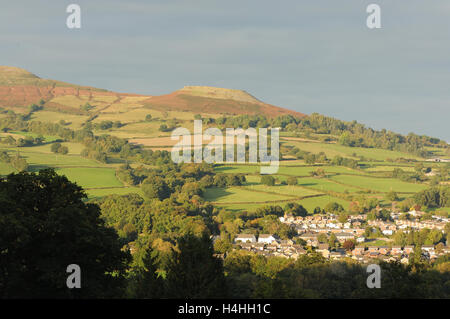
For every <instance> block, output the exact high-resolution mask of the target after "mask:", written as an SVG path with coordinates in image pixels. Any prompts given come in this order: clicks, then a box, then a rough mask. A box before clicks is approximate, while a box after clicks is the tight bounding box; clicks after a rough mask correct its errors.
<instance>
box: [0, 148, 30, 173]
mask: <svg viewBox="0 0 450 319" xmlns="http://www.w3.org/2000/svg"><path fill="white" fill-rule="evenodd" d="M0 162H3V163H5V164H9V165H11V166H12V167H13V168H14V169H15V170H17V171H18V172H21V171H26V170H27V169H28V163H27V161H26V159H24V158H23V157H21V156H20V154H19V153H18V152H17V153H16V154H15V155H14V156H12V157H11V156H9V154H8V152H6V151H2V152H0Z"/></svg>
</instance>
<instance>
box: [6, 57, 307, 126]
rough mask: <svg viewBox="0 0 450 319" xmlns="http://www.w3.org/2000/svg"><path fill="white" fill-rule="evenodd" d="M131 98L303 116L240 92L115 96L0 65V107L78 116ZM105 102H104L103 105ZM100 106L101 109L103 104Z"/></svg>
mask: <svg viewBox="0 0 450 319" xmlns="http://www.w3.org/2000/svg"><path fill="white" fill-rule="evenodd" d="M127 97H133V98H134V100H133V103H134V104H137V106H136V105H135V107H139V106H140V107H144V108H149V109H155V110H160V111H184V112H186V111H190V112H196V113H210V114H231V115H242V114H248V115H258V114H259V115H265V116H269V117H276V116H280V115H292V116H296V117H304V116H306V115H305V114H303V113H300V112H296V111H292V110H289V109H286V108H282V107H279V106H275V105H271V104H268V103H265V102H262V101H260V100H259V99H257V98H256V97H254V96H253V95H251V94H249V93H248V92H246V91H243V90H236V89H226V88H217V87H210V86H184V87H183V88H181V89H179V90H176V91H174V92H172V93H169V94H164V95H159V96H157V95H142V94H132V93H118V92H113V91H108V90H105V89H99V88H95V87H91V86H83V85H76V84H71V83H67V82H62V81H57V80H51V79H42V78H40V77H39V76H37V75H35V74H33V73H31V72H29V71H27V70H25V69H22V68H18V67H11V66H0V107H12V108H19V109H20V108H22V109H24V108H27V107H28V106H30V105H31V104H37V103H39V101H40V100H43V101H44V102H45V106H46V108H48V109H53V110H56V111H64V112H69V113H79V112H80V108H81V107H82V106H83V104H85V103H91V102H93V103H96V102H95V101H96V99H100V100H105V101H106V100H109V102H110V105H112V104H114V103H118V102H123V101H124V100H126V98H127ZM105 103H106V102H105ZM105 103H103V104H102V103H100V102H98V104H102V105H100V106H101V107H103V108H105V107H106V104H105Z"/></svg>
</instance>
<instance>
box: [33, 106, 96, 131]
mask: <svg viewBox="0 0 450 319" xmlns="http://www.w3.org/2000/svg"><path fill="white" fill-rule="evenodd" d="M88 118H89V117H88V116H87V115H74V114H68V113H60V112H51V111H45V110H42V111H37V112H33V114H32V115H31V120H33V121H40V122H52V123H59V121H61V120H64V121H65V122H66V123H69V124H67V127H69V128H71V129H73V130H78V129H81V127H82V124H83V123H84V122H86V120H87V119H88Z"/></svg>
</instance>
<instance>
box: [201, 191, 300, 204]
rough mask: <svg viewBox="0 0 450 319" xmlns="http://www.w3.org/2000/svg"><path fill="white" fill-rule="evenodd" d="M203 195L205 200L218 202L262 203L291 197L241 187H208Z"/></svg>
mask: <svg viewBox="0 0 450 319" xmlns="http://www.w3.org/2000/svg"><path fill="white" fill-rule="evenodd" d="M203 197H204V198H205V200H207V201H210V202H215V203H218V204H219V205H220V204H226V203H264V202H268V201H278V200H281V201H283V200H289V199H292V197H288V196H283V195H277V194H268V193H264V192H255V191H250V190H248V189H245V188H243V187H228V188H217V187H214V188H208V189H206V190H205V192H204V195H203Z"/></svg>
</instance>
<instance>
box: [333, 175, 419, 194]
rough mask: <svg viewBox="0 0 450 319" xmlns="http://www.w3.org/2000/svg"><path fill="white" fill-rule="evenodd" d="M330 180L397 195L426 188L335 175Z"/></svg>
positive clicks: (394, 181)
mask: <svg viewBox="0 0 450 319" xmlns="http://www.w3.org/2000/svg"><path fill="white" fill-rule="evenodd" d="M330 179H331V180H334V181H337V182H340V183H343V184H346V185H353V186H357V187H361V188H364V189H371V190H375V191H378V192H389V191H391V190H393V191H395V192H399V193H408V192H410V193H413V192H419V191H421V190H424V189H425V188H427V186H426V185H424V184H413V183H408V182H403V181H401V180H398V179H395V178H375V177H366V176H350V175H336V176H332V177H331V178H330Z"/></svg>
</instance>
